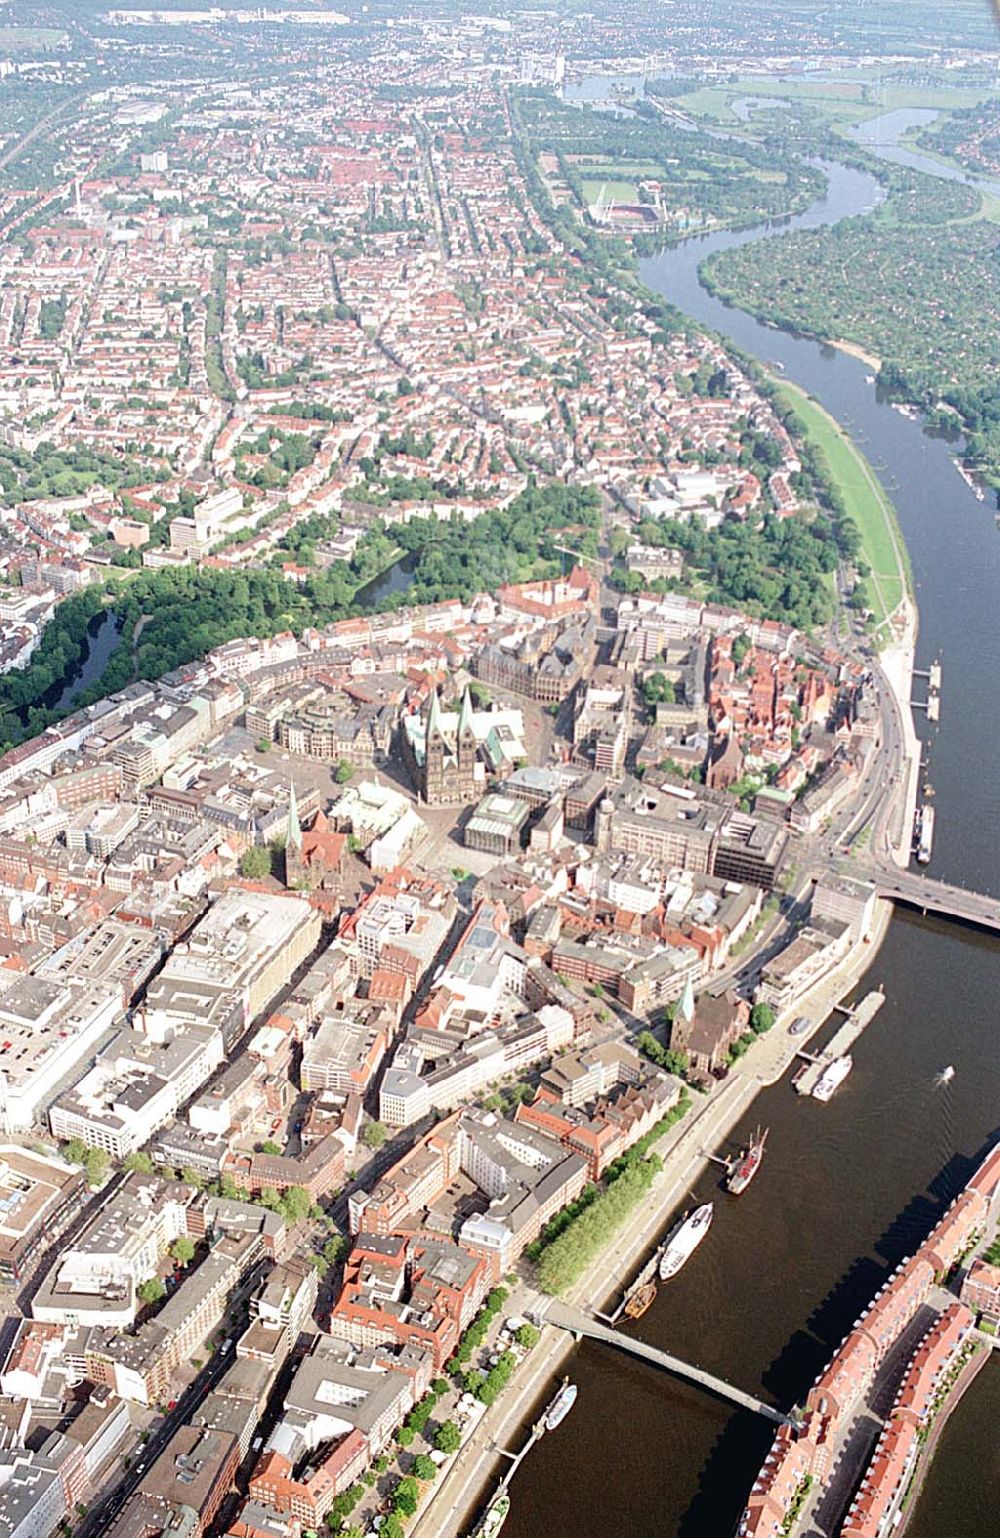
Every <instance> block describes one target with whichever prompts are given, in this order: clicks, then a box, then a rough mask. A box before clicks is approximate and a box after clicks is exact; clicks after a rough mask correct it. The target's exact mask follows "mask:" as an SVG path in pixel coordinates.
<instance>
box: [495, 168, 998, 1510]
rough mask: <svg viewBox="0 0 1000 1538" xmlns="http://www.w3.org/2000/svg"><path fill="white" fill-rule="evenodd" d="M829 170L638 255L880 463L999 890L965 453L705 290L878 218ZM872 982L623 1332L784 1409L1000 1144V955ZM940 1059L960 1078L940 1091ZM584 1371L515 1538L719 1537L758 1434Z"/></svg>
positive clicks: (938, 1471) (985, 867)
mask: <svg viewBox="0 0 1000 1538" xmlns="http://www.w3.org/2000/svg"><path fill="white" fill-rule="evenodd" d="M828 169H829V176H830V185H829V189H828V193H827V196H826V197H825V198H823V199H822V200H821V201H820V202H819V203H817V204H816V205H814V207H813V208H812V209H810V210H808V211H807V212H806V213H805V214H803V215H802V216H800V217H799V218H797V219H794V220H792V221H789V222H788V223H787V224H785V225H783V226H775V227H773V229H765V228H761V229H758V230H756V231H745V232H743V233H740V234H737V235H716V236H708V237H704V238H698V239H695V240H693V241H690V242H688V243H686V244H685V245H683V246H681V247H678V248H674V249H672V250H668V251H665V252H664V253H662V254H661V255H659V256H657V257H654V258H651V259H650V260H648V261H646V262H644V263H643V264H642V276H643V279H644V281H645V282H646V283H647V284H648V285H649V286H650V287H651V288H653V289H656V290H657V291H658V292H659V293H661V294H663V295H664V296H665V297H666V298H667V299H669V300H670V301H671V302H672V303H674V304H675V305H677V306H678V308H679V309H681V310H683V311H685V312H686V313H687V314H688V315H690V316H692V317H693V318H694V319H695V320H697V321H698V322H699V323H700V324H701V325H703V326H706V327H709V328H711V329H713V330H716V331H719V332H721V333H723V334H725V335H728V336H730V337H731V338H732V339H733V340H734V341H735V342H736V343H737V345H738V346H740V347H741V348H743V349H744V350H745V351H746V352H748V353H751V354H753V355H755V356H756V357H758V358H760V359H761V360H763V361H765V362H778V363H780V364H781V365H782V366H783V368H784V372H785V374H786V376H787V377H788V378H789V379H791V380H794V381H795V382H796V383H798V384H800V385H802V386H804V387H805V388H806V389H807V390H809V391H810V392H811V393H812V394H813V395H815V396H816V397H817V399H819V400H820V401H821V402H822V403H823V405H825V406H826V407H827V409H828V410H829V411H831V412H832V413H833V415H834V416H835V417H837V418H838V420H839V421H840V422H842V423H843V424H844V426H845V427H846V428H847V429H848V430H849V431H850V432H851V433H852V435H853V436H854V438H855V440H856V441H857V442H858V443H859V444H860V446H861V447H862V448H863V449H864V451H865V452H866V454H867V455H868V457H869V459H870V460H871V461H872V463H873V464H874V465H875V467H876V469H877V470H878V471H879V474H880V476H881V478H882V480H883V483H884V484H885V485H886V487H887V488H888V490H889V491H890V493H891V495H892V497H893V500H894V502H895V505H896V508H897V511H898V514H899V519H900V524H901V527H902V530H903V534H904V536H905V538H906V543H907V546H908V548H909V551H910V556H911V560H912V563H913V568H914V575H915V580H916V584H917V594H916V596H917V600H918V603H919V607H920V641H919V648H918V653H919V654H918V666H926V665H927V662H928V661H929V660H930V659H931V658H932V657H935V656H940V657H941V658H942V661H943V666H944V687H943V696H942V720H941V726H940V730H939V731H936V732H935V733H934V735H933V738H932V739H931V740H930V741H929V743H928V752H929V770H928V772H929V774H930V776H931V777H932V779H933V782H934V785H935V787H936V790H937V807H938V820H937V844H936V849H935V856H934V862H933V865H932V873H934V874H937V875H940V876H943V877H946V878H948V879H951V880H956V881H961V882H964V883H966V884H968V885H970V886H975V887H978V888H979V889H981V890H983V889H990V890H994V891H997V890H1000V871H998V868H997V866H998V861H997V853H998V844H1000V777H998V776H997V774H996V773H995V772H994V766H993V759H992V753H993V751H994V750H995V747H996V741H997V739H996V725H995V723H996V719H997V712H996V704H997V698H996V697H997V683H996V680H997V677H998V676H1000V674H998V664H1000V626H998V625H997V623H996V613H997V600H998V595H1000V533H998V532H997V530H996V528H995V527H994V521H993V516H992V513H991V512H990V510H989V509H988V507H987V506H985V505H984V504H983V503H981V502H979V501H978V500H977V499H976V497H975V496H974V495H973V493H972V492H971V491H970V490H969V489H968V487H967V486H966V485H965V483H964V482H963V481H962V479H961V477H960V476H959V474H958V472H957V470H956V469H955V466H954V463H953V460H952V457H951V456H952V452H953V449H949V446H948V445H947V444H945V443H944V442H942V441H940V440H937V439H934V438H932V437H930V436H929V435H928V434H926V433H925V432H924V431H923V430H922V428H921V427H920V425H919V424H918V423H916V422H913V421H910V420H908V419H906V418H904V417H903V416H901V415H900V414H899V413H898V412H896V411H894V410H893V409H892V408H891V407H890V406H889V405H887V404H886V403H884V402H880V401H879V400H878V398H877V396H876V392H875V388H874V386H873V385H872V384H870V383H869V382H868V380H867V377H866V376H867V375H868V373H869V370H868V369H867V368H866V366H865V364H863V363H861V362H859V361H857V360H856V359H854V358H851V357H848V356H846V355H845V354H842V353H839V352H836V351H834V350H833V349H831V348H828V347H823V346H821V345H819V344H817V343H815V342H812V341H808V340H805V339H802V338H797V337H794V336H791V335H787V334H785V333H782V332H778V331H774V330H771V329H769V328H767V327H765V326H762V325H760V324H758V323H757V322H756V321H754V320H753V319H752V318H751V317H750V316H748V315H746V314H745V313H744V312H742V311H740V310H736V309H730V308H728V307H727V306H725V305H724V304H722V303H721V302H719V301H717V300H715V299H713V298H712V297H711V296H710V295H709V294H707V293H706V291H705V290H704V289H703V288H702V287H701V285H700V283H699V281H698V267H699V265H700V263H701V262H702V261H703V260H704V258H705V257H706V256H707V255H709V254H710V253H711V252H712V251H716V250H720V249H722V248H723V247H727V246H732V245H736V244H740V245H742V244H745V243H746V242H747V241H750V240H754V239H758V240H759V239H761V238H762V237H763V236H766V235H769V234H772V233H780V230H781V229H782V228H789V227H791V228H800V229H803V228H812V227H816V226H819V225H822V224H828V223H833V222H836V221H837V220H839V219H841V218H844V217H846V216H848V215H851V214H857V213H862V212H864V211H865V210H866V209H868V208H870V207H871V206H872V205H873V204H874V202H875V200H876V197H877V195H878V188H877V184H876V182H875V181H874V180H873V179H872V178H871V177H869V176H866V175H864V174H863V173H859V172H857V171H854V170H849V169H847V168H844V167H840V166H832V167H830V168H828ZM761 259H762V260H766V244H765V245H763V246H762V248H761ZM921 730H923V731H926V726H924V727H922V728H921ZM875 982H882V983H884V985H885V987H886V989H887V993H888V1002H887V1004H886V1006H885V1008H884V1009H883V1010H882V1012H881V1013H880V1014H879V1016H878V1018H877V1020H876V1021H875V1023H874V1024H873V1026H872V1027H871V1029H870V1030H869V1031H868V1032H867V1033H866V1035H865V1036H864V1037H863V1038H862V1040H861V1041H860V1042H859V1043H858V1045H857V1046H856V1047H855V1049H854V1058H855V1065H856V1066H855V1070H854V1073H853V1074H852V1076H851V1079H850V1080H849V1082H848V1084H847V1085H846V1086H845V1087H844V1090H843V1091H842V1092H841V1094H839V1095H838V1096H837V1097H836V1098H835V1099H834V1100H833V1101H832V1102H831V1103H830V1104H829V1105H827V1106H820V1105H817V1104H816V1103H815V1102H813V1101H810V1100H802V1099H800V1098H799V1097H797V1096H795V1095H794V1094H793V1093H792V1092H791V1091H790V1089H789V1087H788V1083H787V1081H786V1082H784V1083H782V1084H780V1085H778V1086H776V1087H775V1088H774V1089H773V1090H768V1091H765V1092H764V1093H763V1094H762V1095H761V1096H760V1097H759V1098H758V1100H757V1101H756V1102H755V1104H754V1107H753V1109H752V1112H751V1115H750V1116H749V1117H748V1119H747V1121H748V1123H750V1124H752V1123H753V1122H755V1121H756V1120H757V1119H760V1120H762V1121H763V1122H764V1123H765V1124H767V1125H769V1126H770V1128H771V1135H770V1140H769V1144H768V1150H769V1151H768V1157H767V1160H766V1162H765V1165H764V1168H763V1170H762V1173H761V1175H760V1177H759V1178H758V1180H757V1181H756V1182H755V1184H754V1186H753V1188H752V1190H751V1191H750V1192H749V1193H748V1194H747V1195H746V1196H745V1197H744V1198H743V1199H742V1200H741V1201H740V1202H738V1203H736V1202H732V1201H727V1200H725V1199H724V1198H723V1199H721V1200H720V1199H719V1198H720V1193H719V1191H718V1189H717V1183H716V1180H715V1176H714V1175H711V1174H708V1175H706V1176H704V1177H703V1178H702V1180H701V1181H700V1182H699V1183H698V1185H697V1187H696V1189H695V1191H694V1193H693V1196H694V1198H695V1199H697V1200H699V1201H704V1200H708V1199H711V1198H715V1199H716V1200H717V1209H716V1221H715V1224H714V1225H713V1229H712V1233H711V1235H710V1238H709V1240H708V1242H707V1243H706V1244H704V1245H703V1246H702V1247H701V1249H700V1250H699V1251H698V1252H697V1253H696V1254H695V1256H694V1257H693V1258H692V1260H691V1261H690V1262H689V1264H688V1265H687V1266H686V1267H685V1269H684V1271H683V1272H682V1273H681V1274H680V1276H679V1277H677V1278H676V1279H675V1280H674V1281H672V1282H671V1283H669V1284H668V1285H667V1286H665V1287H663V1288H661V1290H660V1293H659V1296H658V1297H657V1300H656V1302H655V1303H654V1304H653V1307H652V1308H651V1309H650V1311H649V1313H647V1314H646V1316H645V1318H644V1319H642V1320H641V1321H640V1323H639V1324H638V1325H637V1326H633V1328H636V1329H638V1331H640V1332H641V1334H642V1336H643V1338H645V1339H648V1340H650V1341H653V1342H654V1343H655V1344H657V1345H660V1346H662V1347H664V1348H665V1349H667V1350H671V1351H675V1352H677V1353H678V1354H679V1355H682V1356H687V1357H688V1358H689V1359H690V1360H692V1361H693V1362H696V1363H698V1364H700V1365H701V1366H704V1367H707V1368H709V1369H710V1370H713V1371H716V1372H718V1373H720V1374H721V1375H722V1376H724V1377H727V1378H729V1379H730V1380H731V1381H733V1382H735V1383H738V1384H740V1385H741V1387H743V1388H746V1389H748V1390H750V1391H753V1390H755V1389H759V1390H761V1391H763V1393H764V1394H765V1395H770V1396H772V1397H773V1398H774V1399H775V1400H777V1401H779V1402H781V1403H782V1404H792V1403H793V1402H795V1401H797V1400H799V1399H801V1398H802V1397H803V1396H804V1394H805V1392H806V1390H807V1388H808V1386H809V1384H810V1382H811V1381H812V1379H813V1377H814V1376H815V1375H816V1373H817V1372H818V1371H819V1370H820V1369H821V1367H822V1366H823V1364H824V1363H825V1362H826V1361H827V1359H828V1358H829V1356H830V1355H831V1353H832V1350H833V1348H834V1347H835V1345H836V1343H837V1342H838V1341H839V1340H840V1339H841V1337H842V1336H843V1335H844V1334H845V1333H846V1331H847V1330H848V1329H849V1328H850V1326H851V1324H852V1323H853V1321H854V1319H855V1318H856V1317H857V1315H858V1313H859V1312H860V1308H861V1306H862V1305H863V1304H864V1303H865V1302H867V1300H868V1299H870V1297H871V1296H872V1294H873V1293H874V1292H875V1291H876V1289H877V1287H878V1286H879V1283H880V1280H881V1278H882V1277H883V1276H884V1274H885V1273H886V1270H887V1269H888V1268H891V1267H892V1266H893V1265H895V1264H896V1263H897V1262H898V1261H899V1260H900V1259H902V1258H903V1257H904V1256H905V1255H908V1254H910V1253H912V1251H913V1249H914V1248H915V1247H916V1245H917V1244H918V1243H919V1242H920V1240H921V1239H922V1238H923V1237H924V1235H925V1234H926V1232H927V1231H928V1229H929V1228H930V1227H931V1225H932V1223H933V1221H934V1220H935V1218H936V1216H937V1214H938V1211H939V1208H940V1205H941V1204H942V1203H946V1202H947V1201H949V1200H950V1199H951V1197H952V1196H953V1195H954V1194H955V1193H956V1192H957V1190H958V1189H959V1188H960V1187H961V1185H962V1184H963V1183H964V1180H965V1178H966V1176H967V1174H968V1173H969V1172H970V1170H971V1165H972V1161H973V1159H974V1157H975V1156H976V1155H977V1153H979V1152H980V1150H981V1149H982V1148H983V1146H984V1145H985V1144H986V1143H987V1141H992V1140H993V1139H994V1138H995V1137H996V1136H997V1135H998V1134H1000V1060H998V1054H997V1051H996V1018H995V1005H994V1002H993V1001H994V1000H995V999H996V997H997V996H998V993H1000V943H998V942H996V941H994V940H992V939H987V938H985V937H983V936H979V935H975V934H972V933H969V932H965V931H962V930H961V929H959V928H957V927H955V926H949V925H947V924H943V923H937V922H932V921H928V920H921V919H918V918H914V917H912V916H911V917H900V918H897V919H895V920H894V922H893V923H892V925H891V928H890V931H889V935H888V938H887V940H886V943H885V945H884V946H883V948H882V950H881V951H880V952H879V954H878V957H877V959H876V961H875V963H874V965H873V968H872V972H871V974H870V976H869V978H868V979H867V980H866V984H865V985H864V986H871V985H872V984H874V983H875ZM949 1062H950V1063H954V1064H955V1067H956V1070H957V1072H956V1076H955V1079H954V1081H953V1083H952V1084H950V1085H949V1086H947V1087H946V1088H944V1089H936V1088H935V1087H934V1076H935V1074H936V1072H937V1071H938V1070H939V1069H940V1068H941V1067H942V1066H943V1065H944V1064H946V1063H949ZM746 1130H748V1128H747V1127H746V1126H744V1127H743V1128H741V1129H739V1131H740V1132H745V1131H746ZM649 1237H650V1242H651V1243H652V1241H653V1239H654V1238H655V1235H654V1234H650V1236H649ZM571 1370H572V1375H573V1378H574V1379H575V1381H576V1382H577V1383H578V1384H579V1386H580V1397H579V1399H578V1400H577V1404H576V1407H575V1408H574V1410H573V1412H572V1414H571V1415H570V1416H569V1417H568V1419H567V1420H566V1421H565V1422H564V1424H563V1425H562V1426H561V1427H560V1428H559V1431H558V1432H557V1433H555V1434H553V1435H551V1436H548V1437H546V1438H544V1439H543V1440H542V1442H541V1443H540V1444H539V1445H538V1447H537V1448H536V1449H535V1450H534V1451H533V1452H532V1453H531V1456H530V1457H529V1458H528V1459H527V1460H526V1461H525V1463H524V1465H523V1466H522V1468H521V1470H520V1471H519V1473H518V1475H517V1477H516V1479H515V1481H514V1484H513V1488H512V1496H513V1500H512V1510H511V1514H510V1517H509V1519H508V1522H507V1525H506V1529H505V1538H540V1535H542V1534H544V1535H545V1538H580V1535H588V1538H589V1535H591V1534H598V1533H622V1534H627V1535H629V1538H646V1535H648V1538H728V1535H729V1534H731V1533H732V1531H733V1529H734V1527H735V1524H736V1521H737V1519H738V1517H739V1513H740V1511H741V1509H742V1506H743V1503H744V1501H745V1498H746V1495H747V1492H748V1491H749V1488H750V1485H751V1484H752V1482H753V1479H754V1476H755V1474H756V1471H757V1469H758V1468H759V1466H760V1462H761V1459H762V1456H763V1454H764V1451H765V1450H766V1447H767V1445H768V1442H769V1437H770V1433H769V1430H768V1427H767V1426H766V1424H765V1423H764V1422H763V1421H762V1420H758V1419H756V1418H754V1417H751V1416H748V1415H743V1414H741V1413H736V1414H733V1413H731V1411H730V1410H729V1409H728V1408H727V1407H726V1406H723V1405H721V1404H718V1403H715V1402H714V1401H713V1400H711V1399H709V1398H707V1397H706V1396H704V1395H700V1394H698V1393H696V1392H695V1391H693V1390H692V1389H689V1388H688V1387H685V1386H682V1385H680V1384H678V1383H674V1382H672V1381H671V1380H669V1379H668V1378H666V1377H665V1376H663V1375H662V1374H659V1373H657V1372H655V1371H652V1370H650V1369H649V1368H647V1367H645V1366H643V1365H641V1364H639V1363H637V1362H634V1361H632V1360H631V1359H625V1358H623V1357H619V1356H617V1355H616V1354H615V1353H613V1352H608V1351H606V1350H605V1349H604V1348H602V1347H600V1346H598V1345H594V1344H589V1343H585V1344H583V1345H582V1346H581V1347H580V1348H579V1349H578V1350H577V1352H576V1354H575V1355H574V1357H573V1360H572V1369H571ZM533 1408H534V1407H533ZM529 1423H530V1416H528V1417H526V1418H525V1427H527V1425H528V1424H529ZM998 1425H1000V1369H998V1368H997V1366H995V1365H994V1366H991V1367H990V1368H988V1369H987V1370H986V1371H985V1372H984V1373H982V1374H981V1375H980V1377H979V1378H978V1380H977V1381H976V1383H975V1384H974V1386H973V1388H972V1390H971V1391H970V1392H969V1394H968V1395H967V1397H966V1399H965V1400H964V1401H963V1403H962V1405H961V1407H960V1409H959V1410H958V1411H956V1413H955V1415H954V1417H953V1419H952V1421H951V1422H950V1424H949V1426H948V1428H947V1429H946V1431H945V1434H944V1436H943V1438H942V1441H941V1444H940V1447H939V1450H938V1453H937V1456H936V1458H935V1461H934V1464H933V1467H932V1470H931V1472H930V1475H929V1478H928V1480H927V1483H926V1485H925V1489H924V1493H923V1495H922V1496H921V1498H920V1502H919V1505H918V1508H917V1510H916V1513H915V1515H914V1517H913V1520H912V1522H911V1524H910V1526H909V1528H908V1538H986V1534H987V1533H990V1532H993V1531H995V1521H996V1513H997V1511H1000V1452H998V1448H997V1439H996V1433H995V1428H996V1427H997V1426H998Z"/></svg>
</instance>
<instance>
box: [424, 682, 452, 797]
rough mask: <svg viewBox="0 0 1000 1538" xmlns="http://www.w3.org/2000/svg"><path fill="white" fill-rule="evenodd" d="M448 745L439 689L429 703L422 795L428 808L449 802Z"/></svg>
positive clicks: (434, 692) (432, 695)
mask: <svg viewBox="0 0 1000 1538" xmlns="http://www.w3.org/2000/svg"><path fill="white" fill-rule="evenodd" d="M448 757H449V754H448V745H447V743H446V742H445V738H444V731H443V730H442V726H441V701H440V700H439V698H438V692H437V689H435V690H434V691H433V693H432V694H431V697H430V699H429V701H428V702H427V725H426V729H425V735H424V763H423V775H422V776H421V779H422V784H421V786H420V793H421V795H422V796H423V799H424V800H425V801H426V802H427V805H428V806H440V805H441V803H442V802H443V801H447V800H448V795H447V789H446V778H447V775H446V770H447V761H448Z"/></svg>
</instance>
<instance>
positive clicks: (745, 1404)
mask: <svg viewBox="0 0 1000 1538" xmlns="http://www.w3.org/2000/svg"><path fill="white" fill-rule="evenodd" d="M530 1311H531V1313H532V1314H534V1315H537V1316H538V1317H539V1318H540V1319H544V1321H545V1323H546V1324H553V1325H555V1327H556V1329H558V1330H568V1331H569V1332H570V1334H571V1335H576V1336H581V1335H585V1336H587V1338H588V1339H589V1340H600V1341H603V1342H604V1344H605V1345H607V1346H614V1347H616V1349H617V1350H619V1351H625V1352H627V1353H628V1354H629V1355H631V1356H637V1357H639V1358H640V1359H641V1360H642V1361H644V1362H650V1363H651V1364H652V1365H653V1366H654V1367H659V1368H661V1369H662V1370H663V1371H665V1372H669V1373H673V1374H674V1376H675V1377H678V1378H686V1379H687V1380H688V1382H689V1383H696V1384H698V1386H699V1388H703V1389H707V1390H708V1392H709V1393H710V1394H715V1395H716V1396H717V1397H718V1398H720V1399H728V1400H729V1401H730V1403H731V1404H735V1405H738V1406H739V1407H740V1409H741V1410H750V1411H752V1412H753V1413H754V1414H755V1415H763V1416H764V1418H765V1419H766V1420H769V1421H773V1422H774V1424H775V1425H776V1426H793V1427H795V1428H796V1429H797V1428H798V1425H799V1421H798V1419H797V1418H796V1417H795V1416H794V1415H785V1414H784V1413H783V1412H782V1411H781V1410H778V1409H775V1407H774V1405H769V1404H765V1402H764V1400H763V1399H755V1398H754V1397H753V1395H752V1394H744V1392H743V1390H742V1389H739V1388H734V1387H733V1385H732V1384H731V1383H727V1382H726V1381H725V1379H723V1378H716V1377H715V1376H714V1375H713V1374H712V1373H710V1372H704V1371H703V1370H702V1368H700V1367H692V1366H691V1364H690V1363H689V1362H682V1361H681V1359H680V1357H676V1356H671V1355H670V1353H669V1352H668V1351H661V1350H660V1349H659V1348H658V1347H657V1346H649V1345H647V1344H646V1342H645V1341H644V1340H637V1339H636V1338H635V1336H633V1335H623V1334H621V1332H620V1331H618V1330H611V1329H609V1328H608V1327H607V1325H604V1324H601V1323H599V1322H598V1320H596V1319H593V1318H591V1316H590V1315H589V1314H584V1313H581V1312H580V1310H579V1309H578V1308H571V1307H570V1305H569V1304H568V1303H560V1302H559V1300H558V1298H541V1297H540V1298H539V1299H538V1300H537V1302H536V1303H535V1304H534V1305H533V1306H532V1308H531V1310H530Z"/></svg>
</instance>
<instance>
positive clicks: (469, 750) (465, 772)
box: [457, 684, 476, 801]
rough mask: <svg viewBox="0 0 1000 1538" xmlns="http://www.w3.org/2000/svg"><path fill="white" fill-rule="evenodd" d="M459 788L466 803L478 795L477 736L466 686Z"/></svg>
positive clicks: (460, 732) (460, 717) (460, 731)
mask: <svg viewBox="0 0 1000 1538" xmlns="http://www.w3.org/2000/svg"><path fill="white" fill-rule="evenodd" d="M457 753H458V788H459V791H460V792H461V796H462V799H463V800H464V801H470V800H472V798H473V797H474V796H475V793H476V734H475V732H474V731H473V729H472V695H471V694H470V693H469V686H468V684H466V686H465V693H464V694H463V695H462V708H461V710H460V711H459V713H458V743H457Z"/></svg>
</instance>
